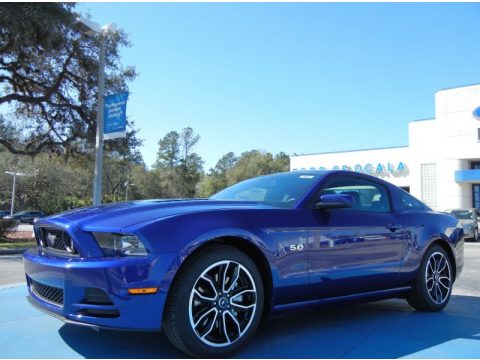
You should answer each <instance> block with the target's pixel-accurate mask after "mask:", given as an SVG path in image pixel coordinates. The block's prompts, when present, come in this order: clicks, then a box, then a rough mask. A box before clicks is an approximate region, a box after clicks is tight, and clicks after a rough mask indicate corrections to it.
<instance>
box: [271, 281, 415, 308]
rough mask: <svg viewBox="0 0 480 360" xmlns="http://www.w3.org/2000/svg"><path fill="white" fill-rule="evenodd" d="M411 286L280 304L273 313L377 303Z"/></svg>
mask: <svg viewBox="0 0 480 360" xmlns="http://www.w3.org/2000/svg"><path fill="white" fill-rule="evenodd" d="M411 289H412V287H411V286H405V287H400V288H394V289H388V290H378V291H371V292H365V293H359V294H353V295H344V296H336V297H331V298H325V299H316V300H308V301H301V302H295V303H289V304H280V305H274V306H273V307H272V313H275V312H280V311H284V310H290V309H298V308H303V307H308V306H316V305H327V304H333V303H342V302H362V301H375V300H383V299H388V298H393V297H397V296H398V295H400V294H404V293H406V292H408V291H409V290H411Z"/></svg>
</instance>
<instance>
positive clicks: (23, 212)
mask: <svg viewBox="0 0 480 360" xmlns="http://www.w3.org/2000/svg"><path fill="white" fill-rule="evenodd" d="M25 213H26V211H19V212H16V213H15V214H13V216H17V215H23V214H25Z"/></svg>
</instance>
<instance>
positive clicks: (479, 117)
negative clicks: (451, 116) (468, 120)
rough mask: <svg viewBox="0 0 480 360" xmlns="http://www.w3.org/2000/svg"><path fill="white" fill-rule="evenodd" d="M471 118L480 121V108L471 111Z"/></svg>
mask: <svg viewBox="0 0 480 360" xmlns="http://www.w3.org/2000/svg"><path fill="white" fill-rule="evenodd" d="M473 117H474V118H475V119H477V120H480V106H479V107H477V108H476V109H475V110H473Z"/></svg>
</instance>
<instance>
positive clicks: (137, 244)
mask: <svg viewBox="0 0 480 360" xmlns="http://www.w3.org/2000/svg"><path fill="white" fill-rule="evenodd" d="M92 234H93V237H94V238H95V240H96V241H97V243H98V246H100V248H101V249H102V251H103V254H104V255H105V256H144V255H148V252H147V249H145V245H143V243H142V242H141V241H140V239H139V238H138V237H136V236H135V235H127V234H115V233H103V232H94V233H92Z"/></svg>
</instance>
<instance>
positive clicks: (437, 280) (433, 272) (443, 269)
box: [425, 252, 452, 304]
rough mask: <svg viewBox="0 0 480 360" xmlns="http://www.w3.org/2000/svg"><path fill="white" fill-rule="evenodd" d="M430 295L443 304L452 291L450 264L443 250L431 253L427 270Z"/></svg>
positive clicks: (426, 276)
mask: <svg viewBox="0 0 480 360" xmlns="http://www.w3.org/2000/svg"><path fill="white" fill-rule="evenodd" d="M425 283H426V285H427V291H428V295H429V296H430V299H431V300H432V301H433V302H435V303H436V304H443V303H444V302H445V301H446V300H447V298H448V296H449V294H450V291H451V287H452V275H451V270H450V264H449V262H448V260H447V258H446V257H445V255H444V254H442V253H441V252H434V253H433V254H432V255H430V257H429V259H428V262H427V269H426V271H425Z"/></svg>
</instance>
